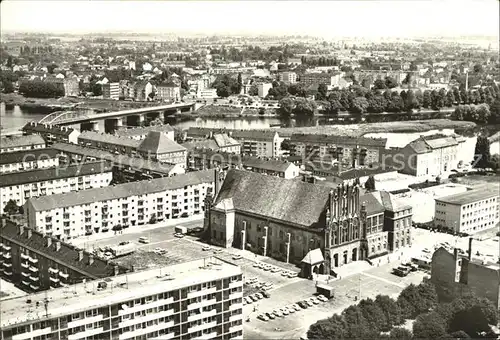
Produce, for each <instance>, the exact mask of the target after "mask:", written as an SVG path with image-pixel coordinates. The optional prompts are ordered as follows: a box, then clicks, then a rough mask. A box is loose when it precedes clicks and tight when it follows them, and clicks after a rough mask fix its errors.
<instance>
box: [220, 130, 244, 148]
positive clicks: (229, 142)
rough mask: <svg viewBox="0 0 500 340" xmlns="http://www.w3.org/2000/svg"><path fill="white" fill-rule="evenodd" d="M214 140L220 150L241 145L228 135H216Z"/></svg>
mask: <svg viewBox="0 0 500 340" xmlns="http://www.w3.org/2000/svg"><path fill="white" fill-rule="evenodd" d="M213 138H214V140H215V143H217V145H218V146H219V147H220V148H223V147H226V146H233V145H240V143H239V142H238V141H237V140H235V139H234V138H232V137H229V136H228V134H227V133H215V134H214V135H213Z"/></svg>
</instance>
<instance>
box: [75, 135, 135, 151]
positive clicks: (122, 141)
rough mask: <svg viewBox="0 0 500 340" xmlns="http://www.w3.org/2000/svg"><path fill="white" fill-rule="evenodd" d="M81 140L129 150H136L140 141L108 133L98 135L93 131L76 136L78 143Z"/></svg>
mask: <svg viewBox="0 0 500 340" xmlns="http://www.w3.org/2000/svg"><path fill="white" fill-rule="evenodd" d="M82 140H90V141H94V142H99V143H104V144H113V145H119V146H127V147H130V148H134V149H135V148H137V147H138V146H139V145H140V144H141V141H139V140H135V139H132V138H126V137H121V136H115V135H111V134H109V133H99V132H95V131H84V132H82V133H81V134H80V136H78V142H81V141H82Z"/></svg>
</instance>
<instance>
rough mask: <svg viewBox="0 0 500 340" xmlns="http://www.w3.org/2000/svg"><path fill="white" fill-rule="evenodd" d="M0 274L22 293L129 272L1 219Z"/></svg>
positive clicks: (55, 239) (49, 237)
mask: <svg viewBox="0 0 500 340" xmlns="http://www.w3.org/2000/svg"><path fill="white" fill-rule="evenodd" d="M0 231H1V233H0V247H1V248H2V252H1V255H2V256H1V258H0V273H1V274H2V276H3V278H5V279H8V280H9V281H12V282H18V283H20V285H19V287H20V288H21V289H23V290H24V291H25V292H28V293H32V292H36V291H42V290H48V289H51V288H58V287H68V286H69V285H72V284H75V283H79V282H82V281H83V280H84V279H86V280H94V279H99V278H105V277H108V276H113V275H118V274H121V273H125V272H128V271H129V270H128V269H126V268H124V267H121V266H118V265H113V264H110V263H108V262H106V261H105V260H103V259H100V258H98V257H96V256H94V255H93V254H92V253H89V252H86V251H84V250H83V249H78V248H76V247H74V246H72V245H70V244H67V243H64V242H61V241H60V240H59V239H57V238H52V237H51V236H47V235H44V234H42V233H40V232H37V231H34V230H32V229H30V228H28V227H25V226H23V225H16V224H15V223H14V222H11V221H8V220H6V219H4V218H2V219H1V225H0Z"/></svg>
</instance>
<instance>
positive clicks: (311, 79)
mask: <svg viewBox="0 0 500 340" xmlns="http://www.w3.org/2000/svg"><path fill="white" fill-rule="evenodd" d="M300 84H302V85H304V86H305V87H307V86H311V85H322V84H323V85H327V86H332V85H333V84H334V76H333V75H332V74H330V73H305V74H302V75H301V76H300Z"/></svg>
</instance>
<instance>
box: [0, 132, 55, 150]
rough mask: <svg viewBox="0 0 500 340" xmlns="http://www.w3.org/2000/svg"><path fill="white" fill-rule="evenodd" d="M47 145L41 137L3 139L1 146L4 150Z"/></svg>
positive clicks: (0, 142)
mask: <svg viewBox="0 0 500 340" xmlns="http://www.w3.org/2000/svg"><path fill="white" fill-rule="evenodd" d="M40 144H43V145H45V140H44V139H43V138H42V136H39V135H27V136H13V137H2V139H1V140H0V145H1V147H2V149H9V148H18V147H22V146H30V145H31V146H32V145H40Z"/></svg>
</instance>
